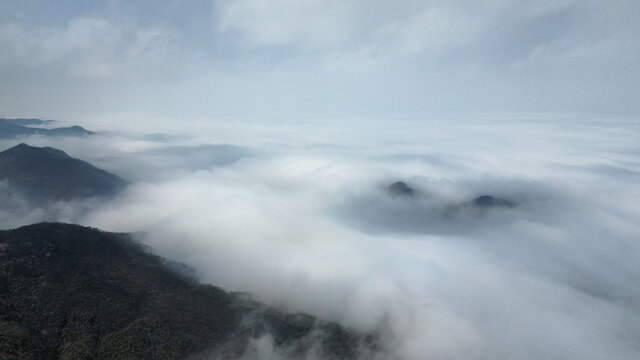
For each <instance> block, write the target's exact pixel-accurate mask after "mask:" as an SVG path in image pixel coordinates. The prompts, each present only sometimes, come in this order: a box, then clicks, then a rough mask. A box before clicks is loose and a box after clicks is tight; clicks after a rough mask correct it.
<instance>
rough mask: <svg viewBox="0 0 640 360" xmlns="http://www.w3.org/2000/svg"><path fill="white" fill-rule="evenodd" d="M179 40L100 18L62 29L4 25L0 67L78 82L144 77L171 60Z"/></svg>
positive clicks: (169, 33) (1, 26) (153, 29)
mask: <svg viewBox="0 0 640 360" xmlns="http://www.w3.org/2000/svg"><path fill="white" fill-rule="evenodd" d="M178 39H179V36H178V35H177V34H176V33H174V32H172V31H170V30H168V29H163V28H159V27H141V26H137V25H135V24H127V23H115V22H113V21H109V20H107V19H104V18H100V17H78V18H74V19H72V20H70V21H69V22H68V23H67V24H66V26H65V27H62V28H60V27H46V26H29V25H23V24H20V23H2V24H0V45H1V46H2V48H3V49H4V51H3V54H2V55H0V64H2V67H4V68H23V67H27V68H30V69H32V70H43V69H47V71H52V70H53V71H57V72H59V73H60V74H61V75H63V76H65V77H69V78H71V79H76V80H95V79H105V78H107V79H108V78H113V77H118V78H121V77H123V75H124V76H127V77H139V76H142V77H144V74H145V73H146V74H147V75H148V74H149V73H150V72H157V71H159V70H160V69H161V68H162V67H164V66H166V65H167V64H166V63H165V61H167V57H169V58H174V57H175V55H176V53H178V49H179V46H178ZM152 69H153V70H152ZM154 70H155V71H154Z"/></svg>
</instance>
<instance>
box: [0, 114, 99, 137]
mask: <svg viewBox="0 0 640 360" xmlns="http://www.w3.org/2000/svg"><path fill="white" fill-rule="evenodd" d="M50 122H51V120H40V119H5V118H0V139H13V138H15V137H18V136H28V135H45V136H86V135H92V134H94V133H93V132H92V131H89V130H86V129H85V128H83V127H81V126H69V127H59V128H53V129H45V128H38V127H30V126H26V125H43V124H47V123H50Z"/></svg>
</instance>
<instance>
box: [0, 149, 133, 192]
mask: <svg viewBox="0 0 640 360" xmlns="http://www.w3.org/2000/svg"><path fill="white" fill-rule="evenodd" d="M2 180H4V181H7V182H8V183H9V185H10V186H11V187H13V188H15V189H17V190H18V191H21V192H22V193H24V194H25V196H27V197H28V198H29V200H31V201H34V202H36V203H40V202H45V201H56V200H72V199H79V198H83V197H94V196H110V195H113V194H115V193H116V192H118V191H119V190H121V189H122V188H124V186H125V185H126V182H125V181H124V180H122V179H121V178H119V177H118V176H117V175H114V174H111V173H108V172H106V171H104V170H102V169H99V168H97V167H95V166H93V165H91V164H89V163H87V162H85V161H82V160H78V159H74V158H72V157H70V156H69V155H67V154H66V153H64V152H63V151H61V150H58V149H54V148H51V147H33V146H29V145H27V144H24V143H22V144H19V145H16V146H14V147H12V148H10V149H8V150H5V151H3V152H0V181H2Z"/></svg>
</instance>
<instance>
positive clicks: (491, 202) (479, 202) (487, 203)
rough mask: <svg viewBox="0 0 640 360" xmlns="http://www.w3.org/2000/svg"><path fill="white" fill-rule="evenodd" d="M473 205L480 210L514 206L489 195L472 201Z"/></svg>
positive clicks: (507, 201) (509, 202)
mask: <svg viewBox="0 0 640 360" xmlns="http://www.w3.org/2000/svg"><path fill="white" fill-rule="evenodd" d="M473 204H474V205H476V206H478V207H481V208H490V207H514V206H515V204H514V203H513V202H511V201H509V200H505V199H500V198H496V197H493V196H491V195H481V196H478V197H477V198H475V199H473Z"/></svg>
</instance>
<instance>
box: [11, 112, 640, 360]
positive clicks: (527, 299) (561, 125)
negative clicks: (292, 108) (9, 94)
mask: <svg viewBox="0 0 640 360" xmlns="http://www.w3.org/2000/svg"><path fill="white" fill-rule="evenodd" d="M83 125H87V124H83ZM290 125H291V124H287V123H286V122H281V123H278V124H268V125H265V123H264V122H259V121H254V122H252V121H251V120H245V121H242V122H228V121H220V120H218V121H215V120H213V121H186V120H184V121H182V122H180V126H179V127H175V128H173V129H172V128H171V125H170V124H169V123H167V124H165V128H164V129H163V130H162V131H163V133H166V134H174V135H171V136H169V135H166V136H161V134H153V133H152V132H151V131H150V132H148V133H145V132H143V131H140V127H132V128H127V127H126V126H122V127H121V128H119V129H114V130H113V131H112V132H102V133H100V134H98V135H95V137H92V138H90V139H88V138H55V139H51V138H46V137H37V136H34V137H30V138H26V139H21V141H26V142H28V143H29V144H30V145H38V146H44V145H47V146H53V147H56V148H59V149H62V150H64V151H66V152H67V153H68V154H69V155H71V156H74V157H78V158H81V159H83V160H86V161H89V162H91V163H92V164H94V165H96V166H99V167H102V168H104V169H106V170H108V171H110V172H114V173H117V174H119V175H121V176H122V177H123V178H125V179H126V180H128V181H129V182H130V185H129V186H128V187H127V188H126V189H125V190H124V191H123V192H121V193H120V194H119V195H117V196H116V197H115V198H113V199H112V200H110V201H107V202H100V201H95V199H91V200H87V201H79V202H74V203H58V204H55V205H52V206H51V207H50V208H39V209H35V210H34V209H30V208H28V206H26V205H24V204H23V203H22V202H21V201H22V200H21V199H20V198H19V197H17V195H11V194H10V193H9V195H7V196H8V198H7V199H3V204H9V202H11V204H13V205H12V206H13V207H18V208H20V207H22V208H24V209H25V210H20V211H22V212H14V214H17V215H16V216H14V217H11V216H10V214H11V212H9V211H5V210H2V211H3V212H2V225H3V227H10V226H15V225H20V224H19V223H25V222H27V223H28V222H32V221H42V220H49V221H53V220H56V221H68V222H77V223H80V224H84V225H88V226H93V227H97V228H100V229H103V230H108V231H118V232H139V233H140V234H141V235H140V241H142V242H144V243H145V244H146V245H149V246H150V248H151V249H153V251H154V252H156V253H157V254H159V255H161V256H163V257H166V258H169V259H172V260H176V261H179V262H183V263H185V264H187V265H189V266H192V267H193V268H195V270H196V274H197V276H198V278H199V280H200V281H203V282H207V283H212V284H215V285H218V286H221V287H223V288H224V289H226V290H233V291H243V292H248V293H251V294H252V296H254V297H255V298H256V299H258V300H261V301H264V302H266V303H269V304H272V305H275V306H278V307H281V308H284V309H286V310H289V311H303V312H307V313H310V314H313V315H316V316H319V317H321V318H325V319H329V320H335V321H337V322H339V323H340V324H343V325H346V326H349V327H352V328H354V329H357V330H359V331H363V332H371V333H375V334H378V336H379V339H380V343H381V346H382V348H383V349H384V350H385V352H384V353H381V354H380V355H379V356H380V357H381V358H398V359H423V358H447V359H495V358H518V359H539V358H545V359H566V358H583V359H632V358H637V357H638V349H637V343H638V339H639V338H640V315H639V314H640V286H638V282H637V279H638V278H639V277H640V268H639V267H638V266H637V264H638V263H640V244H639V243H638V239H640V206H639V204H638V202H637V200H636V199H638V198H640V190H639V189H640V188H638V186H637V184H638V180H639V179H640V161H639V159H640V157H639V155H640V147H638V145H637V144H638V143H640V141H639V140H640V131H639V130H640V128H638V125H637V122H635V121H632V120H627V119H599V118H579V117H505V118H471V119H459V118H448V119H431V120H424V121H409V120H393V121H384V120H356V119H350V120H349V121H344V119H318V120H307V121H302V122H299V123H297V125H296V126H295V127H293V126H290ZM87 127H89V128H90V124H88V125H87ZM150 134H151V136H150ZM2 146H3V148H7V147H10V146H11V145H10V142H9V141H3V142H2ZM396 181H403V182H405V183H406V184H407V185H408V186H410V187H411V188H412V189H414V191H415V196H410V197H409V196H397V195H394V194H392V193H390V191H389V189H388V186H389V185H390V184H392V183H394V182H396ZM2 186H5V185H2ZM482 195H491V196H494V197H496V198H501V199H508V200H509V201H510V202H512V203H513V206H508V207H489V208H478V207H474V206H473V199H475V198H476V197H478V196H482ZM3 196H5V195H3ZM12 196H13V197H12ZM5 197H6V196H5ZM9 198H10V199H9ZM5 200H6V202H5ZM270 341H271V340H270V339H269V338H268V337H265V338H261V339H256V340H255V341H254V342H253V343H252V345H251V346H252V349H253V350H251V351H249V352H248V354H249V355H247V356H250V354H254V355H255V357H256V358H265V357H267V356H271V357H272V358H286V357H287V355H286V354H284V353H278V351H281V350H277V351H276V350H274V348H273V344H271V343H270Z"/></svg>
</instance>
